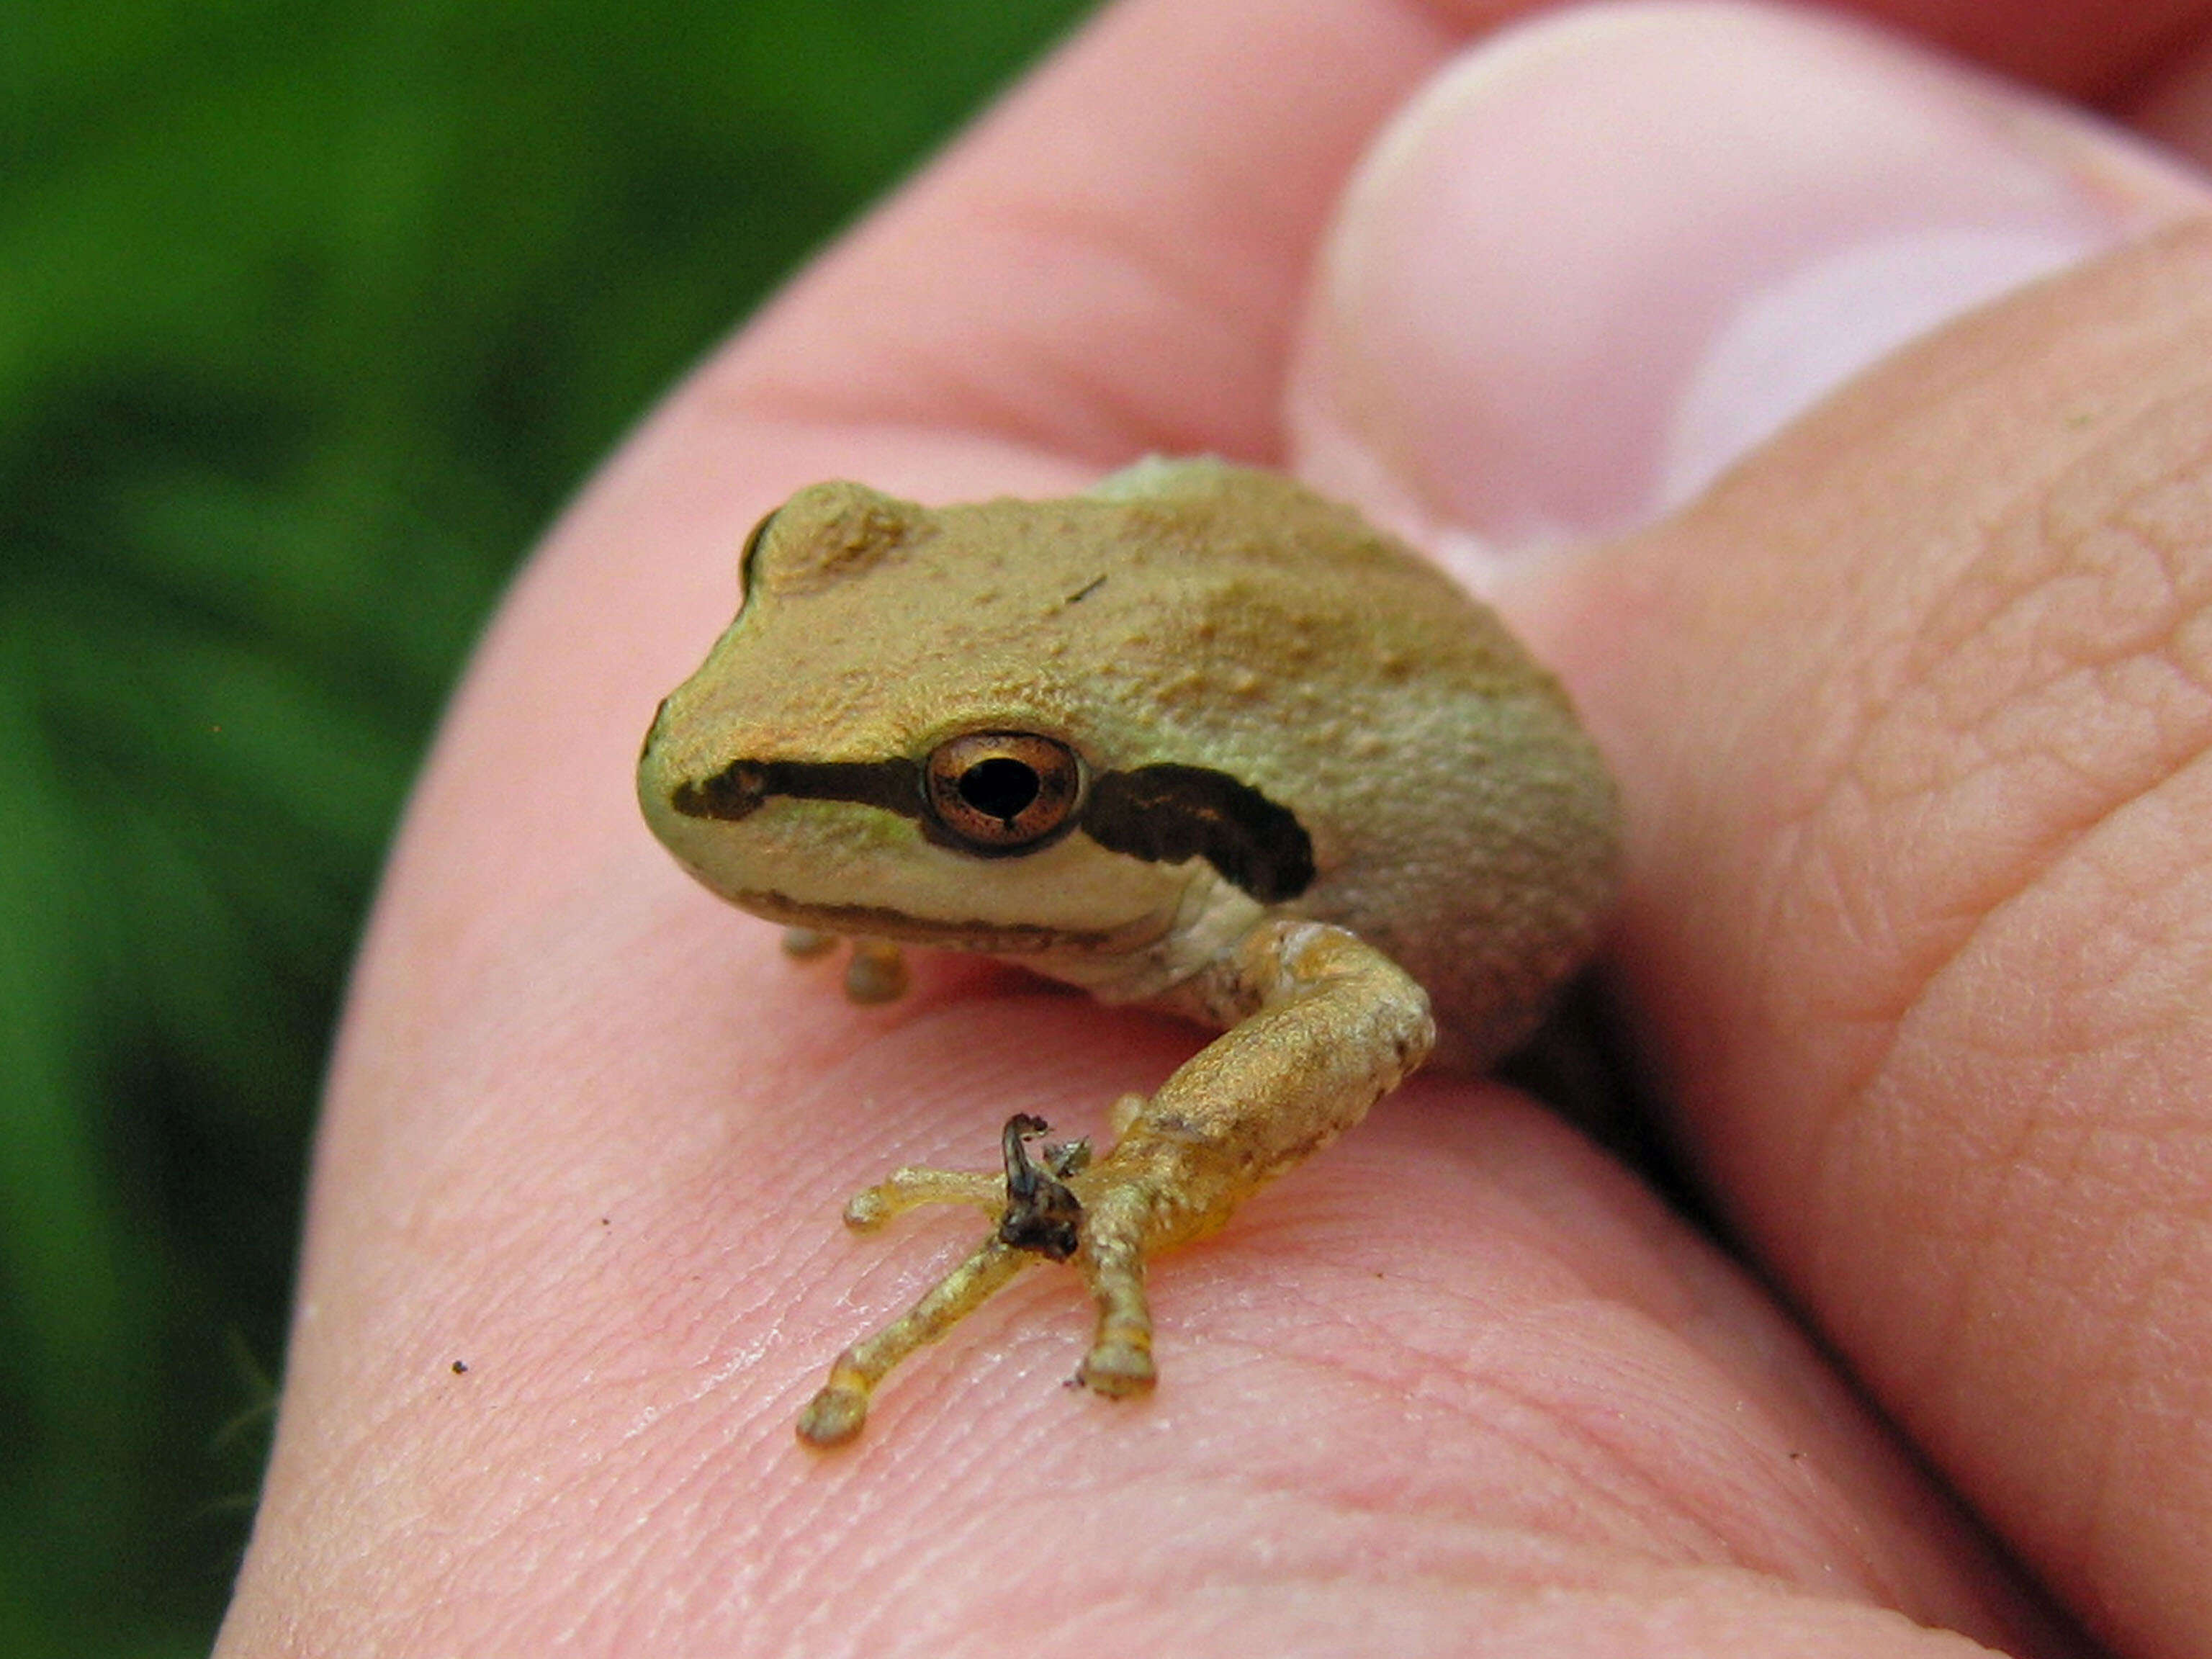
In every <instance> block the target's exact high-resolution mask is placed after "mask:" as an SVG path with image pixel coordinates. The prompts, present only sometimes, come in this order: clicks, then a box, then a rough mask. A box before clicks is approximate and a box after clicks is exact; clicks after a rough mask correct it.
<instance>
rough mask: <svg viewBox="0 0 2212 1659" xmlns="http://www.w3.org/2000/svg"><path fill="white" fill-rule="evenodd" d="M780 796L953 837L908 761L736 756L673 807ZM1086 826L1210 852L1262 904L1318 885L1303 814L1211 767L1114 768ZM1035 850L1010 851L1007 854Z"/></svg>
mask: <svg viewBox="0 0 2212 1659" xmlns="http://www.w3.org/2000/svg"><path fill="white" fill-rule="evenodd" d="M778 797H783V798H787V799H799V800H845V801H852V802H854V803H855V804H857V805H863V806H873V807H878V808H879V809H881V810H882V811H886V812H896V813H897V814H899V816H901V817H909V818H913V819H915V821H916V822H917V823H920V824H921V826H922V830H923V833H924V834H925V835H928V836H930V838H931V839H932V840H934V841H940V842H945V836H944V832H943V831H942V830H941V829H938V827H937V825H936V823H935V822H934V820H933V819H932V818H931V817H929V815H928V813H927V810H926V809H925V807H924V805H923V802H922V789H921V768H920V766H919V765H918V764H917V763H915V762H913V761H910V760H905V759H894V760H880V761H751V760H743V761H732V763H730V764H729V765H727V766H726V767H724V768H723V769H721V770H720V771H719V772H717V773H715V774H714V775H713V776H711V777H708V778H706V779H704V780H702V781H700V782H697V783H681V784H678V785H677V787H676V789H675V791H674V793H673V794H672V795H671V798H670V805H672V806H674V807H675V809H676V810H677V811H679V812H681V813H683V814H684V816H685V817H695V818H723V819H731V820H734V819H738V818H743V817H750V815H751V814H752V813H754V812H756V811H758V810H759V809H760V808H761V807H763V806H764V805H767V804H768V802H769V801H771V800H774V799H777V798H778ZM1081 827H1082V829H1083V832H1084V833H1085V835H1087V836H1090V837H1091V840H1093V841H1095V842H1097V843H1098V844H1099V845H1100V846H1101V847H1103V848H1107V849H1108V850H1109V851H1111V852H1115V853H1126V854H1128V855H1129V856H1130V857H1132V858H1139V859H1145V860H1149V861H1150V862H1152V863H1155V864H1180V863H1181V862H1182V860H1185V859H1192V858H1202V859H1204V860H1206V862H1207V863H1208V864H1210V865H1212V866H1213V867H1214V868H1215V869H1216V870H1217V871H1218V872H1220V873H1221V876H1222V878H1223V879H1224V880H1225V881H1230V882H1233V883H1235V884H1237V886H1238V887H1240V888H1242V889H1243V890H1244V891H1246V892H1248V893H1249V894H1250V895H1251V896H1253V897H1254V898H1255V899H1257V900H1259V901H1260V902H1261V903H1262V904H1274V903H1279V902H1281V901H1283V900H1285V899H1289V898H1295V897H1297V896H1298V895H1299V894H1300V893H1303V892H1304V891H1305V890H1306V889H1307V888H1308V887H1309V886H1310V885H1311V884H1312V883H1313V878H1314V861H1313V841H1312V838H1311V837H1310V836H1308V835H1307V834H1306V831H1305V826H1304V824H1302V823H1299V822H1298V820H1297V814H1296V813H1294V812H1292V811H1291V810H1290V809H1289V808H1288V807H1285V806H1280V805H1277V804H1276V803H1275V802H1273V801H1272V800H1269V799H1267V796H1265V795H1263V794H1261V793H1260V792H1259V791H1258V790H1256V789H1255V788H1253V787H1250V786H1249V784H1243V783H1239V782H1238V781H1237V780H1236V779H1235V778H1232V777H1231V776H1230V775H1228V774H1227V773H1225V772H1216V771H1213V770H1212V769H1208V768H1206V767H1203V766H1177V765H1175V764H1172V763H1164V764H1162V765H1158V766H1140V767H1138V768H1137V769H1135V770H1133V771H1129V772H1108V773H1106V774H1104V775H1102V776H1100V777H1099V778H1098V779H1097V781H1096V782H1094V783H1093V784H1092V785H1091V796H1090V799H1089V800H1088V801H1087V802H1086V803H1085V807H1084V812H1083V821H1082V826H1081ZM945 844H957V843H953V842H945ZM1042 844H1049V843H1042ZM968 850H970V851H973V850H974V849H973V848H969V849H968ZM1034 850H1036V848H1009V849H1007V851H1006V854H1002V856H1015V857H1018V856H1019V855H1020V854H1023V853H1024V852H1030V851H1034Z"/></svg>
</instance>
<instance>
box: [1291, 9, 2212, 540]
mask: <svg viewBox="0 0 2212 1659" xmlns="http://www.w3.org/2000/svg"><path fill="white" fill-rule="evenodd" d="M2203 199H2204V198H2203V194H2202V191H2201V187H2200V186H2199V185H2197V183H2196V182H2195V181H2194V180H2192V179H2189V178H2186V177H2185V176H2184V175H2182V174H2181V173H2179V170H2178V169H2176V168H2174V167H2169V166H2168V165H2167V164H2166V163H2165V162H2163V161H2160V160H2158V159H2156V158H2155V157H2154V155H2153V154H2152V153H2151V152H2150V151H2149V150H2148V149H2146V148H2142V147H2140V146H2137V145H2136V144H2134V143H2132V142H2130V141H2129V140H2127V139H2125V138H2124V137H2121V136H2120V135H2118V133H2116V132H2114V131H2111V130H2108V129H2106V128H2104V127H2102V126H2100V125H2095V124H2093V123H2092V122H2091V121H2089V120H2088V119H2087V118H2081V117H2077V116H2075V115H2073V114H2072V113H2070V112H2067V111H2065V110H2063V108H2061V107H2060V106H2057V105H2054V104H2051V103H2049V102H2047V101H2044V100H2037V99H2033V98H2031V97H2030V96H2029V95H2027V94H2025V93H2021V92H2017V91H2014V90H2011V89H2008V88H2005V87H2003V86H2002V85H2001V84H2000V83H1998V82H1995V81H1993V80H1990V79H1987V78H1984V77H1981V76H1975V75H1972V74H1970V73H1969V72H1968V71H1966V70H1964V69H1961V68H1957V67H1954V66H1951V65H1948V64H1942V63H1940V62H1938V61H1937V60H1936V59H1933V58H1928V57H1924V56H1923V55H1921V54H1919V53H1917V52H1911V51H1908V50H1907V49H1905V47H1904V46H1902V45H1900V44H1898V43H1895V42H1893V41H1890V40H1887V39H1885V38H1883V37H1881V36H1877V35H1875V34H1873V33H1870V32H1869V31H1867V30H1865V29H1863V28H1861V27H1855V26H1847V25H1845V24H1844V23H1842V22H1840V21H1834V20H1826V21H1820V20H1814V19H1813V18H1810V17H1808V16H1806V15H1802V14H1797V13H1793V12H1783V11H1765V10H1760V9H1756V8H1753V7H1747V6H1742V5H1736V4H1726V3H1710V0H1707V3H1673V0H1660V3H1649V4H1640V5H1601V6H1594V7H1589V8H1586V9H1578V10H1570V11H1566V12H1556V13H1551V14H1547V15H1545V16H1542V17H1540V18H1539V19H1537V20H1536V21H1533V22H1530V23H1527V24H1523V25H1522V26H1521V27H1517V28H1513V29H1509V30H1507V31H1506V32H1504V33H1502V34H1500V35H1498V36H1496V37H1494V38H1493V39H1492V41H1491V42H1490V43H1489V44H1488V45H1487V46H1484V47H1483V48H1481V49H1479V50H1477V51H1475V52H1471V53H1469V54H1468V55H1467V56H1466V57H1464V58H1462V59H1461V60H1460V61H1459V62H1458V64H1456V65H1455V66H1454V67H1453V68H1451V69H1449V70H1446V71H1445V72H1444V73H1443V75H1441V76H1438V77H1437V79H1436V80H1435V81H1434V82H1431V85H1430V87H1429V88H1428V90H1427V91H1426V92H1425V94H1423V95H1422V96H1421V97H1420V98H1419V100H1416V102H1415V103H1414V105H1413V106H1412V107H1411V108H1410V109H1409V110H1408V111H1407V112H1405V113H1404V114H1403V115H1402V116H1401V118H1400V119H1399V120H1398V122H1397V123H1396V124H1395V127H1394V128H1393V129H1392V130H1391V131H1390V132H1389V134H1388V135H1386V137H1384V139H1383V142H1382V143H1380V144H1378V145H1377V146H1376V149H1375V150H1374V151H1373V152H1372V154H1371V155H1370V160H1369V161H1368V163H1367V165H1366V167H1365V168H1364V171H1363V173H1362V174H1361V176H1360V177H1359V179H1358V181H1357V182H1356V183H1355V185H1353V187H1352V191H1350V193H1349V195H1348V197H1347V198H1346V205H1345V207H1344V209H1343V211H1342V214H1341V216H1340V222H1339V225H1338V227H1337V230H1336V233H1335V235H1334V238H1333V240H1332V242H1331V245H1330V246H1329V248H1328V252H1327V255H1326V257H1325V260H1324V263H1323V265H1322V275H1321V280H1320V282H1319V283H1318V284H1317V286H1316V301H1315V303H1314V304H1313V306H1312V308H1311V315H1310V319H1309V325H1308V327H1307V330H1306V332H1305V338H1304V343H1303V346H1302V349H1301V351H1300V354H1299V357H1298V361H1297V369H1296V372H1295V374H1294V376H1293V380H1292V385H1291V393H1290V398H1289V404H1290V408H1289V416H1290V424H1291V434H1292V441H1293V445H1294V447H1295V450H1296V455H1297V465H1298V470H1299V471H1301V472H1302V473H1304V475H1305V476H1307V477H1309V478H1310V479H1311V480H1313V481H1314V482H1316V483H1319V484H1321V485H1322V486H1323V487H1325V488H1334V489H1337V490H1338V491H1339V492H1340V493H1343V494H1346V495H1352V496H1354V497H1356V498H1358V499H1361V500H1363V501H1365V503H1366V504H1367V505H1368V506H1370V507H1372V508H1374V509H1376V510H1378V511H1380V512H1382V513H1385V514H1386V515H1388V516H1390V517H1393V518H1395V519H1396V520H1398V521H1399V522H1401V524H1406V525H1408V526H1413V527H1417V528H1425V529H1428V530H1431V531H1432V532H1434V531H1443V532H1448V533H1449V534H1453V535H1457V536H1462V537H1464V536H1468V535H1469V534H1471V535H1472V536H1473V537H1474V538H1479V541H1480V544H1481V545H1482V546H1485V547H1487V548H1489V549H1492V550H1498V549H1504V550H1513V549H1516V548H1519V547H1522V546H1525V545H1527V544H1530V543H1532V542H1541V541H1547V540H1556V539H1560V538H1587V537H1589V536H1593V535H1600V534H1610V533H1613V532H1619V531H1620V530H1622V529H1625V528H1627V527H1630V526H1633V525H1635V524H1637V523H1640V522H1643V521H1645V520H1649V519H1650V518H1651V517H1652V516H1654V515H1656V513H1658V512H1661V511H1663V510H1666V509H1668V508H1670V507H1674V506H1677V505H1679V504H1680V503H1681V502H1682V501H1686V500H1688V499H1689V498H1690V497H1691V496H1692V495H1694V494H1695V493H1696V492H1697V491H1698V490H1699V489H1701V488H1703V487H1704V485H1705V483H1708V482H1709V481H1710V480H1711V478H1712V477H1714V476H1715V475H1716V474H1717V472H1718V471H1720V470H1721V469H1722V468H1723V467H1724V466H1726V465H1728V464H1729V461H1730V460H1732V459H1734V458H1735V456H1737V455H1739V454H1741V453H1743V452H1745V451H1746V450H1748V449H1749V448H1751V447H1753V445H1755V444H1756V443H1758V442H1759V441H1760V440H1761V439H1763V438H1765V437H1766V436H1767V435H1769V434H1771V433H1772V432H1773V431H1774V430H1776V429H1777V428H1779V427H1780V426H1781V425H1783V424H1784V422H1787V421H1788V420H1789V419H1790V417H1791V416H1794V415H1796V413H1798V412H1799V411H1800V410H1803V409H1804V408H1806V407H1807V406H1808V405H1809V404H1812V403H1814V401H1816V400H1817V399H1818V398H1820V397H1821V396H1822V395H1824V394H1825V393H1826V392H1828V391H1829V390H1830V389H1832V387H1833V386H1837V385H1838V384H1839V383H1840V382H1841V381H1843V380H1845V379H1847V378H1848V377H1849V376H1850V375H1851V374H1854V373H1856V372H1857V370H1858V369H1860V368H1863V367H1864V366H1865V365H1867V364H1868V363H1870V362H1874V361H1875V359H1877V358H1878V357H1880V356H1882V355H1883V354H1884V353H1885V352H1887V351H1888V350H1890V349H1893V348H1894V347H1895V346H1897V345H1899V343H1903V342H1905V341H1906V340H1909V339H1911V338H1912V337H1915V336H1917V335H1919V334H1921V333H1923V332H1924V331H1927V330H1928V329H1929V328H1932V327H1934V326H1936V325H1938V324H1940V323H1941V322H1942V321H1943V320H1944V319H1947V318H1948V317H1951V316H1954V315H1956V314H1959V313H1962V312H1965V311H1966V310H1968V309H1970V308H1972V307H1974V306H1977V305H1979V304H1981V303H1983V302H1984V301H1988V300H1990V299H1991V298H1994V297H1996V295H2001V294H2003V293H2005V292H2008V290H2010V289H2015V288H2016V287H2018V286H2019V285H2021V283H2024V282H2027V281H2028V280H2030V279H2032V278H2033V277H2037V276H2043V275H2045V274H2046V273H2048V272H2051V271H2053V270H2059V269H2062V268H2063V267H2065V266H2068V265H2070V264H2075V262H2077V261H2079V260H2080V259H2081V258H2084V257H2085V256H2087V255H2088V254H2091V253H2093V252H2098V251H2100V250H2102V249H2103V248H2105V247H2107V246H2112V245H2113V244H2115V243H2117V242H2118V241H2120V240H2123V239H2124V238H2126V237H2128V236H2130V235H2131V234H2139V233H2140V232H2142V230H2144V229H2146V228H2149V227H2150V226H2152V225H2154V224H2155V223H2158V222H2161V221H2163V220H2165V219H2169V218H2172V217H2174V216H2178V215H2180V214H2184V213H2187V212H2192V211H2196V210H2198V209H2199V208H2200V207H2201V205H2202V204H2203Z"/></svg>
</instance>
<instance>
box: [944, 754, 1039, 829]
mask: <svg viewBox="0 0 2212 1659" xmlns="http://www.w3.org/2000/svg"><path fill="white" fill-rule="evenodd" d="M1038 787H1039V786H1038V783H1037V775H1036V772H1035V770H1033V769H1031V768H1030V767H1028V766H1025V765H1024V764H1023V763H1021V762H1020V761H1018V760H1009V759H1007V758H1006V757H1005V756H1003V755H995V756H994V757H992V758H990V759H989V760H986V761H977V762H976V763H975V765H973V766H971V767H969V769H967V770H966V771H965V772H963V773H962V774H961V775H960V799H963V800H964V801H966V802H967V803H968V805H970V806H972V807H974V808H975V810H976V811H979V812H981V813H982V814H983V815H984V816H985V817H994V818H996V819H998V820H999V821H1000V823H1012V822H1013V821H1014V820H1015V819H1016V818H1018V817H1020V816H1021V815H1022V813H1023V812H1024V811H1025V810H1027V808H1028V807H1029V805H1030V802H1032V801H1034V800H1035V799H1036V798H1037V790H1038Z"/></svg>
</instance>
